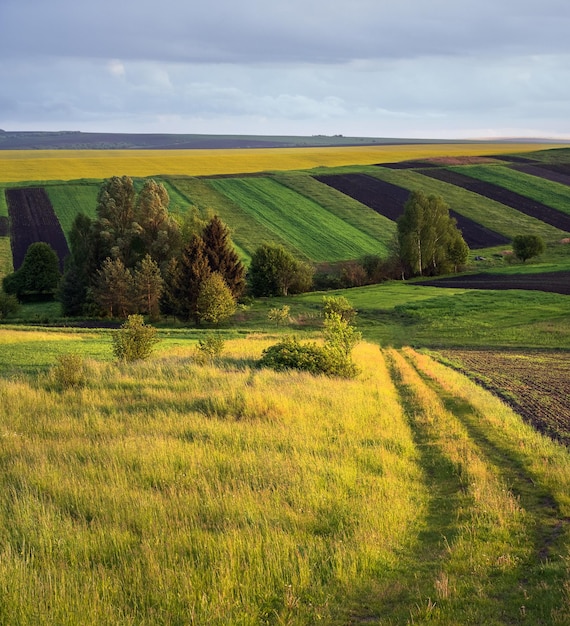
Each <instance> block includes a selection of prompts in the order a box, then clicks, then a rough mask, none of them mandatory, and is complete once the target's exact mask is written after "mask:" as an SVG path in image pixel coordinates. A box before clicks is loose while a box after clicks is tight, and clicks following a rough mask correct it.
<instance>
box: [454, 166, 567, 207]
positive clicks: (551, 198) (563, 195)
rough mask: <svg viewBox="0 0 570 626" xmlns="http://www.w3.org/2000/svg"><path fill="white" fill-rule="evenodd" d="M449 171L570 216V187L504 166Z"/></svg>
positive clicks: (463, 168) (458, 168)
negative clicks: (516, 194)
mask: <svg viewBox="0 0 570 626" xmlns="http://www.w3.org/2000/svg"><path fill="white" fill-rule="evenodd" d="M448 169H450V170H453V171H456V172H460V173H461V174H466V175H467V176H472V177H473V178H477V179H478V180H483V181H485V182H487V183H493V184H494V185H498V186H499V187H504V188H505V189H509V190H510V191H514V192H516V193H519V194H520V195H521V196H526V197H527V198H531V199H532V200H536V201H537V202H541V203H542V204H546V206H550V207H552V208H553V209H558V210H559V211H562V212H563V213H567V214H570V187H568V185H562V184H561V183H554V182H552V181H549V180H545V179H544V178H539V177H538V176H531V175H529V174H523V173H522V172H518V171H517V170H513V169H510V168H509V167H504V166H495V165H469V166H462V167H450V168H448Z"/></svg>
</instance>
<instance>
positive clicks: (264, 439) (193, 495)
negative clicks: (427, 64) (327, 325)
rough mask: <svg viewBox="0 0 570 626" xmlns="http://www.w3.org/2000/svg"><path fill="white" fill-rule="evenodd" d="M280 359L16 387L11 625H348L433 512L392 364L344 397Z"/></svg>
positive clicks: (2, 416) (6, 386)
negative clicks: (285, 370) (284, 369)
mask: <svg viewBox="0 0 570 626" xmlns="http://www.w3.org/2000/svg"><path fill="white" fill-rule="evenodd" d="M265 345H267V341H262V340H256V339H249V340H242V341H241V342H228V351H227V355H226V356H225V357H224V358H223V359H222V361H221V363H220V364H219V365H218V366H198V365H197V364H196V363H195V362H194V361H193V359H192V358H191V357H190V354H189V353H188V354H186V355H183V354H182V352H180V353H179V355H178V356H177V357H171V358H166V359H155V360H153V361H150V362H149V363H140V364H136V365H129V366H121V367H117V366H113V365H111V364H104V363H95V362H91V363H90V364H89V365H88V371H89V382H88V384H87V386H86V387H85V388H83V389H78V390H68V391H64V392H62V393H57V392H54V391H50V390H49V389H50V388H49V387H48V386H47V385H46V384H44V382H43V380H42V378H41V377H40V379H38V380H37V381H36V382H33V381H32V382H24V381H18V380H14V381H6V380H2V381H0V398H1V402H0V464H1V467H2V472H1V473H0V481H1V489H0V536H1V537H2V542H1V544H0V545H1V548H0V550H1V557H2V558H1V559H0V596H1V598H2V601H1V602H0V623H3V624H16V623H17V624H22V625H25V624H85V623H97V624H117V623H125V624H126V623H137V624H181V623H184V624H220V625H221V624H252V625H253V624H259V623H291V624H294V623H296V624H309V623H315V622H318V621H324V622H325V623H327V622H328V623H331V622H332V621H333V619H335V618H336V617H338V615H340V614H342V613H343V612H346V611H347V610H350V606H347V598H351V600H350V602H353V601H354V602H356V601H357V600H358V598H357V597H355V593H356V592H357V591H358V590H359V589H361V588H365V587H366V586H367V585H369V584H370V582H371V580H372V579H374V578H375V577H377V576H381V575H382V572H384V571H387V570H389V569H390V567H392V566H393V564H394V563H395V562H397V559H398V553H399V551H400V550H402V549H403V548H404V547H405V546H406V543H407V541H408V535H407V532H406V529H408V528H410V527H411V526H413V525H414V524H415V521H416V518H417V515H418V511H419V510H421V506H422V501H423V498H424V496H423V495H422V494H421V492H420V487H419V483H418V469H417V465H416V462H415V458H416V453H415V448H414V445H413V442H412V440H411V435H410V430H409V427H408V425H407V424H406V422H405V421H404V419H403V418H402V413H401V409H400V407H399V405H398V402H397V400H396V397H395V395H394V394H393V393H385V391H384V390H385V389H386V388H389V387H390V382H389V377H388V374H387V370H386V367H385V365H384V363H383V360H382V357H381V355H380V352H379V351H378V348H375V347H373V346H370V345H365V344H363V345H361V346H360V347H359V348H358V351H357V355H356V356H357V358H358V360H359V362H360V364H361V365H362V366H363V367H364V369H365V374H364V377H363V379H362V380H359V381H338V380H331V379H325V378H317V379H315V378H313V377H311V376H308V375H303V374H299V373H291V374H277V373H275V372H270V371H257V370H254V369H252V368H251V367H250V366H249V364H248V363H249V359H251V358H252V357H253V356H259V354H260V351H261V349H262V348H263V347H264V346H265ZM356 595H357V596H358V594H356ZM350 602H349V604H350Z"/></svg>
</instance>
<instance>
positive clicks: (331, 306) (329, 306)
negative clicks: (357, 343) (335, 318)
mask: <svg viewBox="0 0 570 626" xmlns="http://www.w3.org/2000/svg"><path fill="white" fill-rule="evenodd" d="M331 313H337V314H338V315H339V316H340V317H341V318H342V319H343V320H344V321H345V322H347V323H348V324H350V323H352V322H353V321H354V318H355V317H356V310H355V308H354V307H353V306H352V304H351V303H350V302H349V301H348V300H347V299H346V298H345V297H344V296H323V314H324V316H325V318H327V317H329V316H330V315H331Z"/></svg>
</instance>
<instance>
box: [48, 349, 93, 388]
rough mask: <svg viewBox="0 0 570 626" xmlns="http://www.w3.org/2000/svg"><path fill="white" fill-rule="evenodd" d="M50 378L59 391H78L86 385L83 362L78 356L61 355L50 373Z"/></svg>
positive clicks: (72, 354) (73, 354)
mask: <svg viewBox="0 0 570 626" xmlns="http://www.w3.org/2000/svg"><path fill="white" fill-rule="evenodd" d="M50 377H51V379H52V381H53V383H54V386H56V387H57V388H59V389H78V388H80V387H84V386H85V384H86V383H87V373H86V371H85V362H84V361H83V357H82V356H81V355H80V354H75V353H71V354H62V355H60V356H59V357H58V359H57V363H56V364H55V365H54V366H53V367H52V369H51V371H50Z"/></svg>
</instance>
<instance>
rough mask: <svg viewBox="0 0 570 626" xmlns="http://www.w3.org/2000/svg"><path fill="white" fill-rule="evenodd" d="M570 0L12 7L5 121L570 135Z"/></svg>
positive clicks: (1, 38) (87, 126)
mask: <svg viewBox="0 0 570 626" xmlns="http://www.w3.org/2000/svg"><path fill="white" fill-rule="evenodd" d="M569 33H570V4H569V3H568V0H389V1H388V0H351V2H347V1H345V2H343V3H340V2H338V0H337V1H335V0H152V1H151V0H97V1H96V2H94V1H92V2H85V3H84V2H81V1H80V0H0V128H2V129H4V130H82V131H102V132H174V133H216V134H229V133H231V134H266V135H268V134H287V135H313V134H343V135H349V136H369V137H418V138H426V137H429V138H432V137H433V138H437V137H441V138H465V137H499V136H500V137H505V136H510V137H514V136H517V137H523V136H524V137H552V138H567V139H570V36H569Z"/></svg>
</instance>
